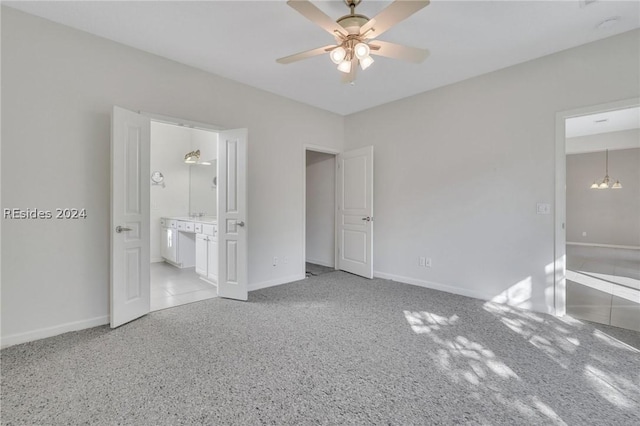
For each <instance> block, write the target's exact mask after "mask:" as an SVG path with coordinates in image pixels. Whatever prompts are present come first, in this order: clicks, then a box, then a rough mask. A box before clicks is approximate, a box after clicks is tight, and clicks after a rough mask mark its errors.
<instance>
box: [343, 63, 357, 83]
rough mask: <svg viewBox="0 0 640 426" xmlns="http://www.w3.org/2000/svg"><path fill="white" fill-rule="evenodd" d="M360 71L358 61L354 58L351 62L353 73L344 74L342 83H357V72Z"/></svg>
mask: <svg viewBox="0 0 640 426" xmlns="http://www.w3.org/2000/svg"><path fill="white" fill-rule="evenodd" d="M357 70H358V59H356V58H353V59H352V60H351V72H348V73H347V72H343V73H342V83H343V84H351V83H353V82H354V81H356V71H357Z"/></svg>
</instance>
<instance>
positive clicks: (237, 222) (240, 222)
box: [236, 220, 244, 227]
mask: <svg viewBox="0 0 640 426" xmlns="http://www.w3.org/2000/svg"><path fill="white" fill-rule="evenodd" d="M236 225H238V226H241V227H244V222H243V221H241V220H240V221H236Z"/></svg>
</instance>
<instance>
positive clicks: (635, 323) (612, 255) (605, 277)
mask: <svg viewBox="0 0 640 426" xmlns="http://www.w3.org/2000/svg"><path fill="white" fill-rule="evenodd" d="M566 297H567V313H568V314H569V315H571V316H573V317H575V318H580V319H586V320H588V321H594V322H598V323H601V324H608V325H613V326H616V327H622V328H627V329H631V330H636V331H640V250H634V249H622V248H611V247H589V246H579V245H571V244H568V245H567V296H566Z"/></svg>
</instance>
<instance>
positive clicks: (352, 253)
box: [338, 146, 373, 278]
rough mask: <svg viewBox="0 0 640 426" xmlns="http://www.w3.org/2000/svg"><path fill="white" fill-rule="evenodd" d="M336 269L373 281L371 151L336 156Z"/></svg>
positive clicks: (361, 150) (370, 148)
mask: <svg viewBox="0 0 640 426" xmlns="http://www.w3.org/2000/svg"><path fill="white" fill-rule="evenodd" d="M338 269H341V270H343V271H347V272H351V273H353V274H356V275H360V276H363V277H366V278H373V147H372V146H367V147H364V148H360V149H356V150H353V151H348V152H345V153H342V154H340V155H338Z"/></svg>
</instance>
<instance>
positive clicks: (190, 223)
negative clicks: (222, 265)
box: [160, 218, 218, 284]
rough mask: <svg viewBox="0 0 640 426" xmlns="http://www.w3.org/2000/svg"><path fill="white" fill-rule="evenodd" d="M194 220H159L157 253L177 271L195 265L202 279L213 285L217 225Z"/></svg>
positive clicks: (209, 221)
mask: <svg viewBox="0 0 640 426" xmlns="http://www.w3.org/2000/svg"><path fill="white" fill-rule="evenodd" d="M187 219H190V220H187ZM196 220H197V219H196ZM196 220H192V219H191V218H173V219H171V218H162V219H160V226H161V229H162V245H161V247H160V253H161V255H162V257H163V258H164V259H165V261H167V262H168V263H170V264H172V265H174V266H177V267H178V268H190V267H193V266H195V270H196V273H197V274H198V275H200V277H201V278H202V279H203V280H205V281H207V282H210V283H212V284H215V283H217V282H218V235H217V224H216V223H215V220H206V219H203V220H202V221H200V222H197V221H196Z"/></svg>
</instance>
